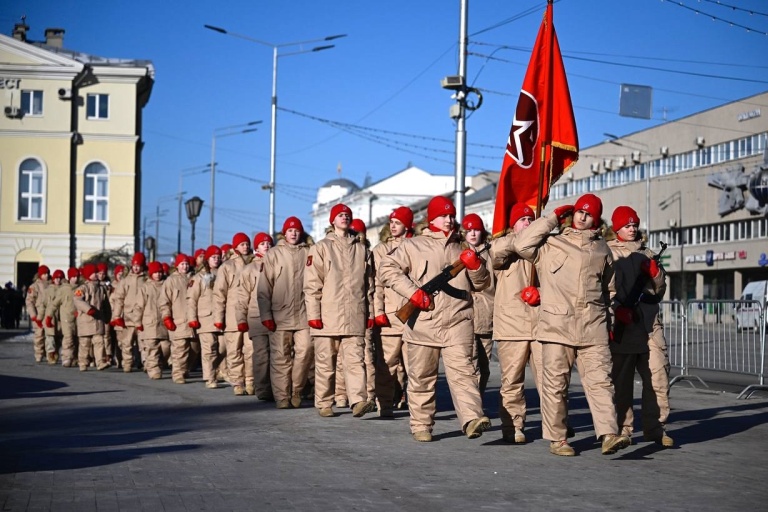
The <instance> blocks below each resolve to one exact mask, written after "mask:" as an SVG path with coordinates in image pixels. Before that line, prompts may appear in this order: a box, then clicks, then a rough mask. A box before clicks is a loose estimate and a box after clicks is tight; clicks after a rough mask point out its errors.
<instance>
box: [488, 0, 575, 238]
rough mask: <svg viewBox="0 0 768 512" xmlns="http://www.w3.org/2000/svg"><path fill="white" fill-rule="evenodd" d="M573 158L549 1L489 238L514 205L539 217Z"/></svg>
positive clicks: (572, 139) (569, 116)
mask: <svg viewBox="0 0 768 512" xmlns="http://www.w3.org/2000/svg"><path fill="white" fill-rule="evenodd" d="M542 148H543V149H544V155H543V159H542ZM578 158H579V137H578V134H577V133H576V119H575V118H574V117H573V107H572V106H571V95H570V93H569V92H568V79H567V78H566V76H565V67H564V66H563V57H562V55H561V54H560V45H559V43H558V42H557V34H556V33H555V26H554V25H553V23H552V2H551V0H550V1H549V2H548V3H547V10H546V12H545V13H544V19H543V20H542V22H541V27H540V28H539V34H538V35H537V36H536V43H535V44H534V45H533V53H532V54H531V60H530V62H529V63H528V70H527V71H526V73H525V79H524V80H523V87H522V89H521V90H520V98H519V99H518V101H517V108H516V109H515V116H514V118H513V120H512V127H511V128H510V130H509V138H508V139H507V150H506V152H505V153H504V164H503V165H502V168H501V176H500V177H499V185H498V188H497V192H496V206H495V209H494V214H493V233H494V234H499V233H503V232H504V230H506V228H507V227H508V226H507V222H508V219H509V212H510V209H511V208H512V206H513V205H514V204H515V203H519V202H522V203H526V204H527V205H529V206H530V207H531V208H533V209H535V210H536V213H537V216H538V215H540V214H541V209H542V208H544V205H546V204H547V200H548V199H549V189H550V187H551V186H552V185H553V184H554V183H555V182H556V181H557V180H558V179H559V178H560V176H562V175H563V173H565V172H566V171H568V169H569V168H570V167H571V166H572V165H573V164H575V163H576V160H578Z"/></svg>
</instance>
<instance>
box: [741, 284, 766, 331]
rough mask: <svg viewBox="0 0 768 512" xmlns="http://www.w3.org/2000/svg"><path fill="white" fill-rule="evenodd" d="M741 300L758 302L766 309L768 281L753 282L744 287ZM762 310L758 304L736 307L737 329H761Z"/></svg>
mask: <svg viewBox="0 0 768 512" xmlns="http://www.w3.org/2000/svg"><path fill="white" fill-rule="evenodd" d="M739 300H754V301H758V302H759V303H760V305H761V306H762V307H763V309H765V305H766V302H768V281H753V282H751V283H749V284H747V285H746V286H745V287H744V291H742V292H741V297H740V298H739ZM759 323H760V308H758V307H757V305H756V304H739V305H738V306H736V328H737V329H739V330H742V329H759V328H760V325H759ZM766 324H768V315H766Z"/></svg>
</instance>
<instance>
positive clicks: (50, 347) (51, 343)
mask: <svg viewBox="0 0 768 512" xmlns="http://www.w3.org/2000/svg"><path fill="white" fill-rule="evenodd" d="M60 346H61V333H60V332H57V333H56V334H54V335H52V336H48V335H46V336H45V353H46V354H50V353H51V352H55V353H58V352H59V347H60Z"/></svg>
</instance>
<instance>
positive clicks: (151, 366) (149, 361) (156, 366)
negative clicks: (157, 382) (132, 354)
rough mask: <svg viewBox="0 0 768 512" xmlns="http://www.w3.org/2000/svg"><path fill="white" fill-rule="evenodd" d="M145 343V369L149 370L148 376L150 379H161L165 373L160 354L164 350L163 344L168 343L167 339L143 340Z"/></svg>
mask: <svg viewBox="0 0 768 512" xmlns="http://www.w3.org/2000/svg"><path fill="white" fill-rule="evenodd" d="M143 341H144V343H142V345H143V346H144V352H145V353H144V369H145V370H147V377H149V378H150V379H153V378H154V379H159V378H160V377H162V375H163V368H162V365H161V364H162V363H161V360H160V354H161V351H162V348H161V344H162V343H167V341H166V340H162V341H161V340H158V339H151V340H143Z"/></svg>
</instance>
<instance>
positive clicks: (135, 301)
mask: <svg viewBox="0 0 768 512" xmlns="http://www.w3.org/2000/svg"><path fill="white" fill-rule="evenodd" d="M145 263H146V258H145V257H144V254H143V253H140V252H137V253H136V254H134V255H133V258H132V259H131V271H130V273H129V274H128V275H127V276H125V277H123V278H122V279H119V280H118V282H117V284H116V285H115V290H114V292H112V297H111V302H112V321H111V322H110V324H111V325H112V326H113V327H114V328H115V329H116V330H117V340H118V343H119V346H120V351H121V353H122V364H123V371H124V372H125V373H130V372H131V370H132V369H133V362H134V361H133V354H134V351H135V350H136V349H140V350H139V353H140V354H141V357H145V352H144V349H143V347H141V341H139V339H138V338H139V335H138V332H137V331H136V327H137V326H139V325H141V324H142V318H141V311H140V308H139V302H140V300H141V293H142V288H143V286H144V281H146V280H147V276H146V274H145V272H144V270H145V269H144V266H145ZM115 270H117V269H115ZM117 275H118V274H117V272H116V277H117ZM121 275H122V274H121Z"/></svg>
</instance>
